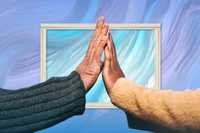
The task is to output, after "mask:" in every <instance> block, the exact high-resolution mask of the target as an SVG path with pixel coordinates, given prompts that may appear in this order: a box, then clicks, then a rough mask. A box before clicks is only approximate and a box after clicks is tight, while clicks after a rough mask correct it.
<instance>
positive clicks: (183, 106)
mask: <svg viewBox="0 0 200 133" xmlns="http://www.w3.org/2000/svg"><path fill="white" fill-rule="evenodd" d="M110 96H111V100H112V102H113V104H115V105H116V106H118V107H119V108H121V109H123V110H124V111H126V112H127V114H129V115H131V117H132V118H136V119H140V120H141V121H145V122H148V123H150V124H154V125H157V126H158V127H162V128H160V129H169V131H175V132H192V133H193V132H200V90H194V91H170V90H154V89H145V88H144V87H143V86H141V85H138V84H136V83H134V82H133V81H129V80H127V79H125V78H120V79H118V80H117V82H116V83H115V85H114V87H113V88H112V91H111V93H110ZM141 124H142V123H141Z"/></svg>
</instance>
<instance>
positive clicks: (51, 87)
mask: <svg viewBox="0 0 200 133" xmlns="http://www.w3.org/2000/svg"><path fill="white" fill-rule="evenodd" d="M107 32H108V26H107V24H105V23H104V18H103V17H100V18H99V20H98V22H97V25H96V30H95V32H94V35H93V38H92V39H91V41H90V44H89V48H88V51H87V54H86V56H85V57H84V59H83V61H82V62H81V64H80V65H79V66H78V67H77V68H76V71H74V72H72V73H71V74H70V75H69V76H68V77H60V78H58V77H57V78H51V79H49V80H48V81H46V82H44V83H41V84H38V85H35V86H32V87H29V88H24V89H21V90H16V91H9V90H3V89H0V132H1V133H3V132H20V133H21V132H33V131H37V130H40V129H43V128H47V127H50V126H52V125H54V124H57V123H59V122H61V121H63V120H65V119H67V118H69V117H71V116H74V115H79V114H82V113H83V112H84V109H85V93H86V92H88V91H89V90H90V89H91V88H92V86H93V85H94V83H95V82H96V80H97V78H98V76H99V74H100V72H101V69H102V68H101V67H102V62H101V53H102V51H103V48H104V46H105V44H106V40H107V38H108V37H107Z"/></svg>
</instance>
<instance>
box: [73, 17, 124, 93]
mask: <svg viewBox="0 0 200 133" xmlns="http://www.w3.org/2000/svg"><path fill="white" fill-rule="evenodd" d="M102 53H104V62H102V61H101V54H102ZM76 71H77V72H78V73H79V74H80V77H81V80H82V81H83V84H84V87H85V89H86V91H89V90H90V88H92V86H93V85H94V84H95V82H96V81H97V78H98V76H99V74H100V73H101V72H102V75H103V81H104V84H105V87H106V89H107V92H108V94H109V93H110V92H111V91H112V88H113V85H114V84H115V82H116V81H117V80H118V79H119V78H121V77H124V74H123V72H122V70H121V68H120V66H119V63H118V60H117V55H116V50H115V46H114V42H113V39H112V35H111V33H110V32H109V26H108V24H106V23H105V21H104V17H102V16H101V17H99V18H98V21H97V24H96V30H95V32H94V34H93V37H92V39H91V41H90V44H89V48H88V50H87V54H86V55H85V57H84V59H83V61H82V62H81V63H80V65H79V66H78V67H77V68H76Z"/></svg>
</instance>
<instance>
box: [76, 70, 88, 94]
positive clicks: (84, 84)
mask: <svg viewBox="0 0 200 133" xmlns="http://www.w3.org/2000/svg"><path fill="white" fill-rule="evenodd" d="M75 71H76V72H77V73H78V74H79V77H80V80H81V81H82V83H83V86H84V90H85V91H86V92H87V91H88V86H87V84H86V81H85V80H84V76H83V73H82V72H80V71H79V70H78V69H76V70H75Z"/></svg>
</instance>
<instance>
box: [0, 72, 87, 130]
mask: <svg viewBox="0 0 200 133" xmlns="http://www.w3.org/2000/svg"><path fill="white" fill-rule="evenodd" d="M85 101H86V100H85V89H84V85H83V83H82V81H81V79H80V76H79V74H78V73H77V72H75V71H74V72H72V73H71V74H70V75H69V76H68V77H53V78H51V79H49V80H47V81H46V82H43V83H40V84H38V85H34V86H32V87H28V88H23V89H20V90H16V91H10V90H3V89H0V133H4V132H6V133H7V132H8V133H10V132H12V133H13V132H14V133H15V132H20V133H21V132H34V131H37V130H40V129H44V128H47V127H50V126H52V125H55V124H57V123H59V122H61V121H63V120H65V119H67V118H69V117H71V116H74V115H80V114H82V113H83V112H84V110H85Z"/></svg>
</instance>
